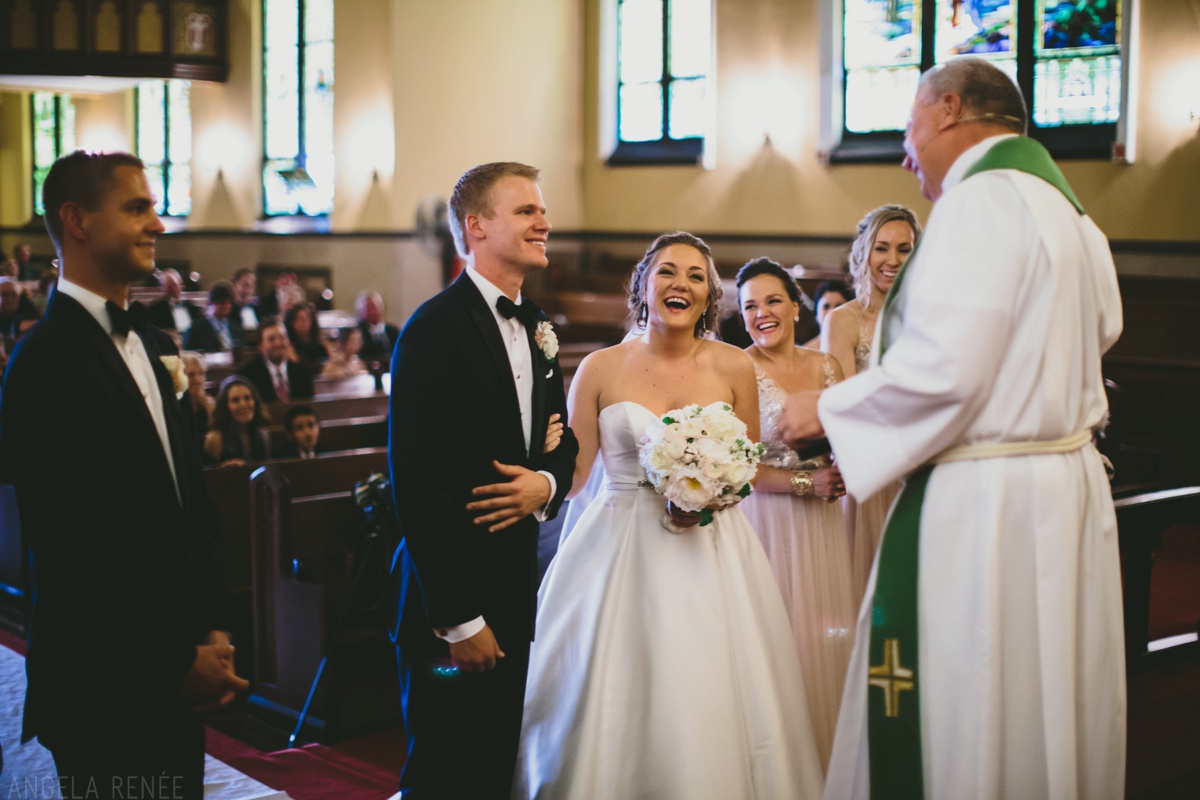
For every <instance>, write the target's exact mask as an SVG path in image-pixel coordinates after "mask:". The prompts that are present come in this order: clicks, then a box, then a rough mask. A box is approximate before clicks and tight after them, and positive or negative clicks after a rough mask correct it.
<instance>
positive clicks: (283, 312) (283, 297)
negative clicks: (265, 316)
mask: <svg viewBox="0 0 1200 800" xmlns="http://www.w3.org/2000/svg"><path fill="white" fill-rule="evenodd" d="M276 295H277V297H278V300H279V314H278V315H276V316H278V317H279V318H280V319H283V318H284V317H286V316H287V313H288V312H289V311H291V310H292V309H293V308H294V307H296V306H298V305H301V304H303V303H306V302H308V296H307V295H306V294H305V293H304V288H303V287H301V286H300V285H299V284H297V283H289V284H288V285H286V286H283V287H281V288H280V289H279V291H278V292H276Z"/></svg>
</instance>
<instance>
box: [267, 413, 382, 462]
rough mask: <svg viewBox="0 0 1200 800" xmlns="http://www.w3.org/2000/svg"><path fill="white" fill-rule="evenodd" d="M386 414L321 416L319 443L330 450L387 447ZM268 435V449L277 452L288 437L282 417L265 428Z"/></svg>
mask: <svg viewBox="0 0 1200 800" xmlns="http://www.w3.org/2000/svg"><path fill="white" fill-rule="evenodd" d="M387 419H388V418H387V415H386V414H383V415H379V416H374V417H351V418H350V419H331V420H321V439H320V444H321V447H322V448H323V449H325V450H326V451H328V452H330V453H334V452H341V451H343V450H359V449H362V448H367V447H387V432H388V426H387ZM267 433H268V434H269V436H270V437H271V452H272V453H276V452H278V451H279V448H280V447H282V446H283V445H285V444H286V443H287V441H288V438H287V434H286V433H284V430H283V419H282V418H280V420H279V424H277V425H272V426H271V427H270V428H268V429H267Z"/></svg>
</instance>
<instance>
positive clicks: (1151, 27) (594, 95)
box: [583, 0, 1200, 241]
mask: <svg viewBox="0 0 1200 800" xmlns="http://www.w3.org/2000/svg"><path fill="white" fill-rule="evenodd" d="M828 1H829V0H717V2H716V3H715V6H716V19H715V28H716V69H717V73H716V74H717V81H716V118H717V125H716V140H715V147H716V157H715V162H716V163H715V167H714V168H713V169H711V170H705V169H702V168H700V167H637V168H631V167H623V168H609V167H606V166H605V165H604V163H603V157H602V153H601V148H600V139H599V136H598V128H599V111H598V104H599V97H600V85H599V81H600V80H610V78H609V77H607V76H601V75H600V74H599V73H600V69H601V68H600V57H599V48H600V31H601V22H602V15H603V14H605V13H611V6H613V5H615V3H614V2H613V0H585V3H584V6H585V9H586V12H585V13H586V19H587V48H586V51H585V52H586V67H585V76H586V77H585V82H584V96H585V98H586V102H585V106H584V108H585V112H584V119H585V125H586V130H585V134H584V140H585V145H584V153H585V154H586V157H585V159H584V164H583V176H584V177H583V186H584V201H583V203H584V219H585V226H586V227H587V228H588V229H589V230H620V231H644V232H646V233H648V234H652V233H656V232H661V231H664V230H669V229H673V228H685V229H691V230H695V231H697V232H763V233H765V232H772V233H783V234H799V235H849V233H850V232H851V231H852V230H853V227H854V224H855V223H856V222H857V221H858V219H859V218H860V217H861V216H862V214H863V213H864V212H865V211H867V210H869V209H871V208H873V207H875V206H878V205H880V204H882V203H887V202H899V203H906V204H909V205H912V206H913V207H914V208H916V209H917V210H918V212H919V214H920V215H921V216H922V217H923V218H924V217H925V216H927V215H928V210H929V204H928V203H926V202H925V201H924V200H922V199H921V198H920V195H919V192H918V190H917V186H916V182H915V180H914V179H913V178H912V177H911V176H909V175H907V174H905V173H904V172H903V171H902V170H901V169H900V168H899V166H881V165H837V166H822V164H821V163H820V161H819V160H818V157H817V152H818V150H819V141H820V135H819V134H820V131H819V120H820V110H821V109H820V89H821V84H820V81H821V73H822V68H823V67H824V66H825V65H824V64H823V61H822V58H823V56H822V53H823V52H824V51H823V48H822V31H821V24H822V21H823V19H828V18H829V14H828V12H826V13H825V14H824V15H822V13H821V5H822V3H828ZM1140 6H1141V25H1140V35H1139V36H1138V38H1137V42H1136V46H1138V48H1139V51H1140V74H1139V77H1138V79H1137V82H1136V88H1135V92H1136V98H1137V103H1136V113H1137V118H1138V124H1137V131H1138V154H1137V162H1136V163H1135V164H1133V165H1129V166H1123V165H1115V164H1111V163H1106V162H1068V163H1065V164H1064V165H1063V170H1064V172H1065V173H1066V175H1067V178H1068V179H1069V180H1070V181H1071V183H1072V185H1073V186H1074V188H1075V190H1076V192H1077V193H1078V195H1079V197H1080V199H1081V200H1082V202H1083V203H1084V205H1085V207H1087V208H1088V210H1089V212H1090V213H1091V214H1092V216H1093V217H1094V218H1095V219H1096V221H1097V222H1098V223H1099V224H1100V226H1101V227H1102V228H1103V229H1104V230H1105V232H1106V233H1108V235H1109V236H1110V237H1111V238H1116V239H1162V240H1190V241H1195V240H1197V239H1198V238H1200V225H1198V223H1197V220H1198V219H1200V217H1198V216H1197V213H1196V211H1195V209H1196V208H1198V207H1200V180H1197V176H1198V175H1200V134H1198V133H1197V128H1198V127H1200V122H1197V121H1192V122H1188V120H1187V108H1186V105H1187V104H1188V103H1189V102H1190V103H1191V105H1192V107H1193V108H1196V107H1200V94H1198V93H1197V90H1196V88H1195V87H1196V86H1197V85H1198V84H1200V46H1198V43H1200V0H1152V1H1151V0H1141V3H1140ZM1188 76H1190V77H1191V80H1190V81H1188V80H1187V78H1188ZM765 126H766V127H770V128H771V129H772V140H771V142H770V143H766V142H765V141H764V137H763V135H762V131H763V128H764V127H765Z"/></svg>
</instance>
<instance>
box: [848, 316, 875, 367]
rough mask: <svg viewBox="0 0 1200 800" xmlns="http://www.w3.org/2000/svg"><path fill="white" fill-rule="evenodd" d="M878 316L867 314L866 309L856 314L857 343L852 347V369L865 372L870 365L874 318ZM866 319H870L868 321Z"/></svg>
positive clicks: (873, 337)
mask: <svg viewBox="0 0 1200 800" xmlns="http://www.w3.org/2000/svg"><path fill="white" fill-rule="evenodd" d="M878 318H879V317H878V316H869V315H868V314H867V311H866V309H863V310H862V311H861V312H860V313H859V315H858V344H857V345H856V346H855V348H854V371H855V373H858V372H866V370H867V367H869V366H871V348H872V346H873V345H874V344H875V342H874V341H873V340H874V339H875V320H877V319H878ZM867 320H871V322H870V323H868V322H867Z"/></svg>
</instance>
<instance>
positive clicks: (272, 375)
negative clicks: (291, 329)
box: [238, 317, 314, 403]
mask: <svg viewBox="0 0 1200 800" xmlns="http://www.w3.org/2000/svg"><path fill="white" fill-rule="evenodd" d="M290 349H291V344H290V343H289V342H288V338H287V331H286V330H284V327H283V323H281V322H280V321H279V318H278V317H267V318H265V319H264V320H263V321H262V327H261V328H260V329H259V339H258V354H257V355H255V356H254V358H252V359H250V360H249V361H247V362H246V363H245V364H243V365H242V366H240V367H239V368H238V374H239V375H244V376H245V377H246V378H248V379H249V380H250V381H252V382H253V383H254V386H255V388H256V389H258V393H259V394H260V395H261V396H262V397H263V399H264V400H266V401H267V402H268V403H275V402H282V403H287V402H290V401H292V400H307V399H309V398H311V397H312V396H313V393H314V388H313V376H312V372H310V371H309V369H308V367H306V366H304V365H303V364H301V363H299V362H297V361H292V360H291V359H289V358H288V352H289V350H290Z"/></svg>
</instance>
